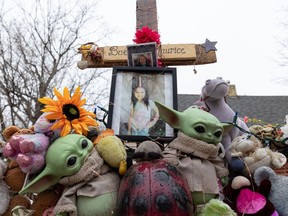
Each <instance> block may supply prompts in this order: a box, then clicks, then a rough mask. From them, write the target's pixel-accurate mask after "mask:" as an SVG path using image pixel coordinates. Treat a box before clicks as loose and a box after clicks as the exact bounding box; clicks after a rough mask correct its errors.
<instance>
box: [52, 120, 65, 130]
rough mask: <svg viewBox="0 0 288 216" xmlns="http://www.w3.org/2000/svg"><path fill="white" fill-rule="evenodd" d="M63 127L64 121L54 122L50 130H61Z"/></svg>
mask: <svg viewBox="0 0 288 216" xmlns="http://www.w3.org/2000/svg"><path fill="white" fill-rule="evenodd" d="M64 125H65V120H62V119H61V120H59V121H56V122H55V123H54V124H53V125H52V126H51V130H56V129H58V128H62V127H63V126H64Z"/></svg>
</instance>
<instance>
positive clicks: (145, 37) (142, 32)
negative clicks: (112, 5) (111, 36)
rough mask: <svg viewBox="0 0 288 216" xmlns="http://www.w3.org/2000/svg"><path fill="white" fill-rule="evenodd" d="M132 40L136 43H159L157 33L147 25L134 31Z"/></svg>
mask: <svg viewBox="0 0 288 216" xmlns="http://www.w3.org/2000/svg"><path fill="white" fill-rule="evenodd" d="M133 41H134V42H135V43H136V44H139V43H149V42H156V44H160V43H161V42H160V35H159V33H158V32H157V31H154V30H152V29H150V28H149V27H148V26H144V27H142V29H138V30H137V31H136V33H135V39H133Z"/></svg>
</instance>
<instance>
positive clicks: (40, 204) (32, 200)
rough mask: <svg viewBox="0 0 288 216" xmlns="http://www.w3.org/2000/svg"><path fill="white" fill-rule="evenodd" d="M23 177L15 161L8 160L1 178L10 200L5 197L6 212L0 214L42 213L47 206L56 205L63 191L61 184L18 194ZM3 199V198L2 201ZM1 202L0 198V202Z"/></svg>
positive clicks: (7, 215) (6, 215)
mask: <svg viewBox="0 0 288 216" xmlns="http://www.w3.org/2000/svg"><path fill="white" fill-rule="evenodd" d="M25 178H26V174H25V173H23V172H22V171H21V169H20V167H19V166H18V164H17V162H16V161H10V162H9V163H8V168H7V171H6V172H5V175H4V178H3V179H4V181H5V183H6V184H7V186H8V188H9V197H8V198H9V199H10V202H9V199H8V198H7V200H8V204H9V206H8V208H7V209H6V212H5V213H3V214H0V215H3V216H10V215H11V214H15V215H17V214H19V215H21V214H24V213H25V215H26V214H27V215H43V214H44V212H45V211H47V210H48V209H49V208H53V207H54V206H55V205H56V203H57V201H58V199H59V198H60V196H61V193H62V191H63V188H62V186H61V185H58V184H57V185H55V186H54V187H52V188H50V189H49V190H46V191H43V192H41V193H38V194H33V195H32V194H29V195H28V196H26V195H20V194H18V193H19V191H21V189H22V187H23V186H24V184H25ZM0 192H2V191H1V190H0ZM3 192H4V191H3ZM5 200H6V199H5ZM5 200H4V199H3V202H4V201H5ZM1 202H2V199H1V201H0V203H1ZM0 206H2V205H0ZM0 208H1V207H0ZM0 213H1V212H0Z"/></svg>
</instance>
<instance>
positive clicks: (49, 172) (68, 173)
mask: <svg viewBox="0 0 288 216" xmlns="http://www.w3.org/2000/svg"><path fill="white" fill-rule="evenodd" d="M58 182H59V184H62V185H64V186H65V188H64V191H63V193H62V196H61V197H60V199H59V200H58V203H57V205H56V207H55V208H54V214H56V215H68V214H69V215H110V214H111V212H113V210H114V208H115V207H116V200H117V190H118V187H119V184H120V178H119V176H118V174H117V173H116V172H111V167H109V166H108V165H106V164H104V161H103V158H102V157H100V155H99V154H98V152H97V151H96V148H94V145H93V143H92V141H90V140H89V139H88V138H86V137H85V136H82V135H78V134H69V135H66V136H64V137H60V138H58V139H56V140H55V141H54V142H53V143H52V144H51V145H50V146H49V148H48V150H47V153H46V166H45V168H44V170H43V171H42V172H41V173H40V174H39V175H38V176H37V177H36V178H35V179H33V180H32V181H31V182H30V183H29V184H28V185H27V186H25V187H24V188H23V189H22V190H21V191H20V192H19V193H20V194H23V193H31V192H34V193H39V192H42V191H45V190H47V189H48V188H50V187H51V186H53V185H55V184H56V183H58Z"/></svg>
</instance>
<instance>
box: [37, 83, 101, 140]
mask: <svg viewBox="0 0 288 216" xmlns="http://www.w3.org/2000/svg"><path fill="white" fill-rule="evenodd" d="M54 94H55V95H56V97H57V100H53V99H51V98H48V97H43V98H39V101H40V102H41V103H43V104H45V108H44V109H42V110H41V111H42V112H49V113H50V114H48V115H47V116H46V118H47V119H48V120H56V122H55V123H54V124H53V125H52V127H51V129H52V130H56V129H61V134H60V135H61V136H65V135H67V134H69V133H70V132H71V131H72V130H74V132H75V133H77V134H84V135H86V134H87V131H88V130H89V129H88V126H98V123H97V121H96V120H95V118H96V115H95V114H94V113H92V112H89V111H87V110H85V109H84V108H82V106H83V105H84V104H85V103H86V99H81V96H82V93H81V92H80V87H78V88H77V89H76V90H75V93H74V95H73V96H72V97H70V92H69V90H68V88H67V87H65V88H64V90H63V95H62V94H61V93H60V92H59V91H58V90H57V89H56V88H54Z"/></svg>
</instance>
